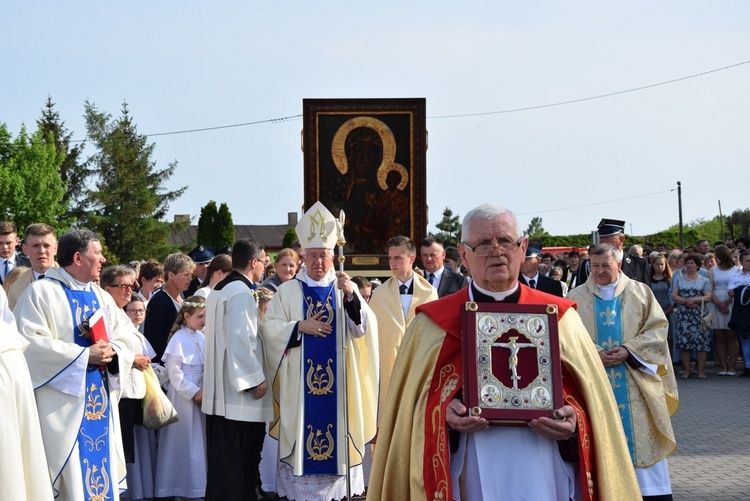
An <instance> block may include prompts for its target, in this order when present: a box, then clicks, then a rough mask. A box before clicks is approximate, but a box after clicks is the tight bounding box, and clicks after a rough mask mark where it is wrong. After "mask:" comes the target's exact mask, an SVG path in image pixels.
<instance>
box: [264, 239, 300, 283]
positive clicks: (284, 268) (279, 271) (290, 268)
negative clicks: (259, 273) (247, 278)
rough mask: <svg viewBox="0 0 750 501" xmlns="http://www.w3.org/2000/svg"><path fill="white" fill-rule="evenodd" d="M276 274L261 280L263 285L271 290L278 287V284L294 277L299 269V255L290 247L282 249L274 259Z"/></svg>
mask: <svg viewBox="0 0 750 501" xmlns="http://www.w3.org/2000/svg"><path fill="white" fill-rule="evenodd" d="M274 267H275V268H276V274H275V275H274V276H272V277H271V278H269V279H268V280H266V281H265V282H263V287H265V288H266V289H269V290H270V291H272V292H276V291H277V290H278V289H279V285H281V284H283V283H284V282H288V281H289V280H291V279H293V278H294V275H296V274H297V271H298V270H299V255H298V254H297V251H295V250H292V249H282V250H281V251H279V253H278V254H276V259H275V260H274Z"/></svg>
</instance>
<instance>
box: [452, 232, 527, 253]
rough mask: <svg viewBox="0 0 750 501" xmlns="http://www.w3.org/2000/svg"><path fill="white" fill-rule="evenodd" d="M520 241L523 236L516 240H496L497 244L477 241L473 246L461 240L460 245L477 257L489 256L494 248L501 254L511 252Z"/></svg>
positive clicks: (516, 247) (514, 250) (517, 247)
mask: <svg viewBox="0 0 750 501" xmlns="http://www.w3.org/2000/svg"><path fill="white" fill-rule="evenodd" d="M521 242H523V236H522V237H521V238H519V239H518V241H516V242H514V241H512V240H498V241H497V245H493V244H491V243H487V242H479V243H478V244H477V245H475V246H473V247H472V246H471V245H469V244H467V243H466V242H461V245H463V246H465V247H468V248H469V249H471V250H472V252H474V254H476V255H477V256H479V257H487V256H491V255H492V254H493V253H494V252H495V249H500V252H501V253H503V254H512V253H514V252H516V251H517V250H518V249H519V248H520V247H521Z"/></svg>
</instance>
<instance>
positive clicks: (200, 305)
mask: <svg viewBox="0 0 750 501" xmlns="http://www.w3.org/2000/svg"><path fill="white" fill-rule="evenodd" d="M182 307H183V308H205V307H206V303H203V302H199V301H195V302H191V301H183V302H182Z"/></svg>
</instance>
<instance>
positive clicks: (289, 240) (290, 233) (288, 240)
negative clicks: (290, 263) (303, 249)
mask: <svg viewBox="0 0 750 501" xmlns="http://www.w3.org/2000/svg"><path fill="white" fill-rule="evenodd" d="M297 240H299V239H298V238H297V233H296V232H295V231H294V228H289V229H288V230H286V233H284V240H282V242H281V246H282V247H284V248H285V249H287V248H289V247H291V246H292V244H293V243H294V242H296V241H297Z"/></svg>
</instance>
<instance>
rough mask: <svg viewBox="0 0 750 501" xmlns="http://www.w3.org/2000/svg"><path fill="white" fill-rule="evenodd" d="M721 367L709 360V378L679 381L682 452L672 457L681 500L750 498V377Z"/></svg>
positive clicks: (676, 421)
mask: <svg viewBox="0 0 750 501" xmlns="http://www.w3.org/2000/svg"><path fill="white" fill-rule="evenodd" d="M739 367H740V365H739V364H738V369H739ZM718 371H719V368H717V367H712V366H710V364H709V367H707V370H706V373H707V375H708V379H697V378H696V377H695V376H693V377H691V378H690V379H686V380H682V379H679V378H678V380H677V384H678V386H679V393H680V410H678V411H677V414H675V415H674V417H673V418H672V424H673V426H674V429H675V435H676V437H677V451H675V453H674V454H672V456H670V457H669V470H670V476H671V478H672V491H673V497H674V499H675V501H703V500H711V501H725V500H726V501H729V500H732V501H734V500H738V501H739V500H742V501H747V500H748V499H750V430H748V428H750V378H739V377H737V376H735V377H724V376H719V375H718V374H717V373H718ZM739 373H740V372H739V370H738V372H737V374H739Z"/></svg>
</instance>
